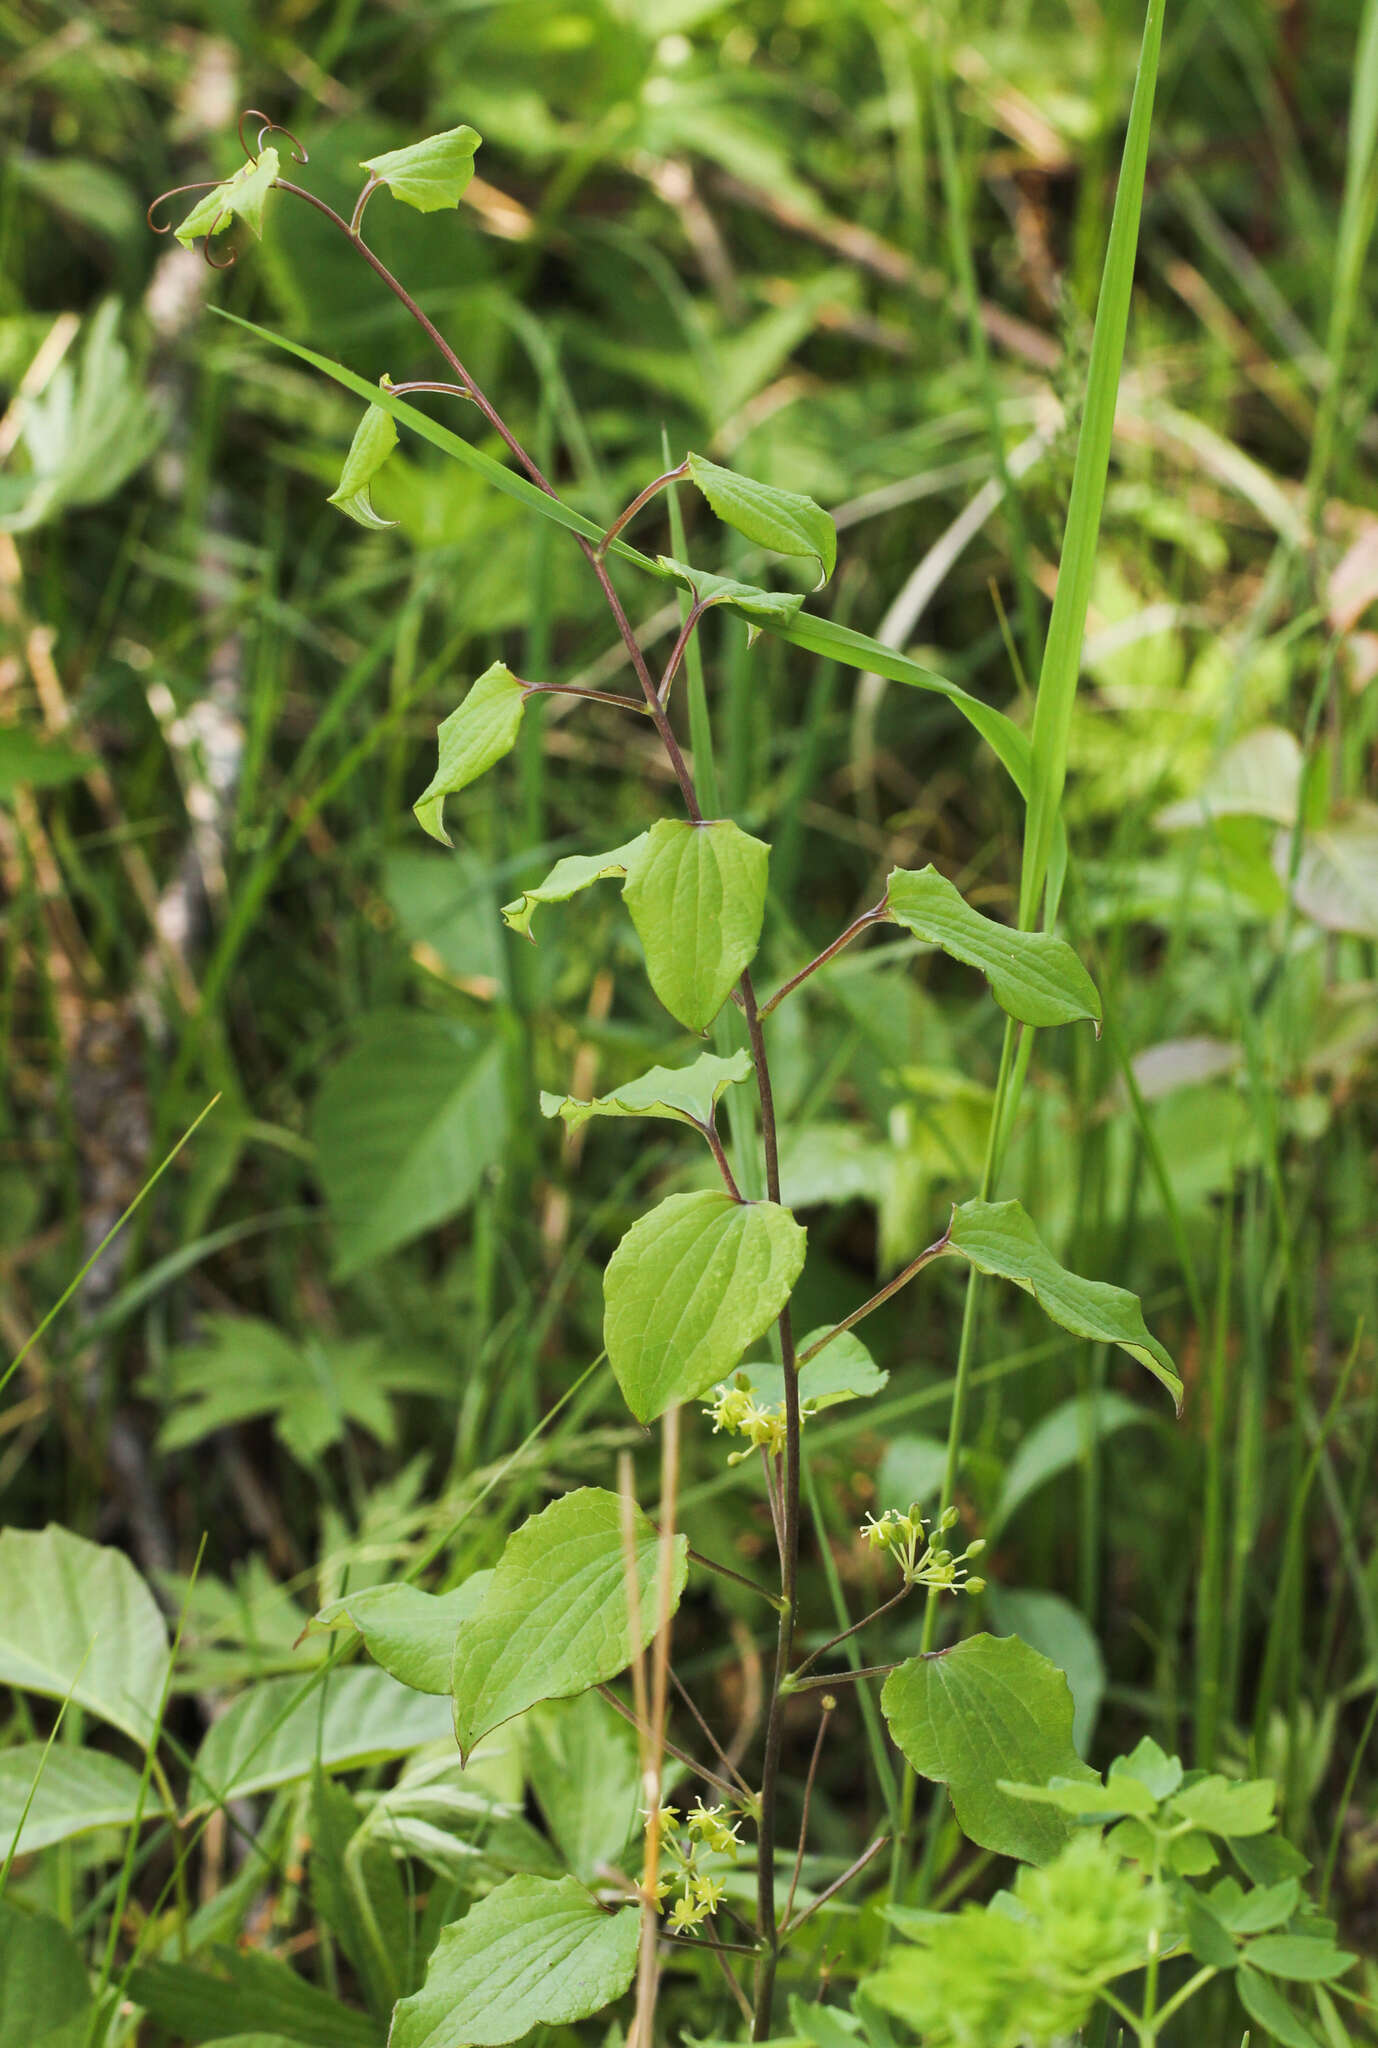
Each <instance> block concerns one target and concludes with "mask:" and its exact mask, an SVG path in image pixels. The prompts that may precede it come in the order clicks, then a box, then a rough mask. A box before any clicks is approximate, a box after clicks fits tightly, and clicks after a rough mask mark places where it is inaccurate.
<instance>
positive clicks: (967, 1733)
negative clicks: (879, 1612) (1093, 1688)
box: [880, 1635, 1098, 1863]
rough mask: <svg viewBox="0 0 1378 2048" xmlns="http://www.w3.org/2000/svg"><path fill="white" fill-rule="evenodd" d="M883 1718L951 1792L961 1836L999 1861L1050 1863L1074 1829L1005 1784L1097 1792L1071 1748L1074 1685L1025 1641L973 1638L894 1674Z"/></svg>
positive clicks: (913, 1757)
mask: <svg viewBox="0 0 1378 2048" xmlns="http://www.w3.org/2000/svg"><path fill="white" fill-rule="evenodd" d="M880 1705H881V1712H882V1713H883V1714H884V1715H885V1718H886V1720H887V1721H888V1723H889V1724H890V1733H891V1735H892V1736H893V1737H894V1739H895V1742H896V1743H897V1744H898V1746H899V1749H900V1751H901V1752H902V1754H903V1755H904V1756H905V1757H906V1758H907V1760H908V1761H909V1763H911V1764H912V1765H913V1767H914V1769H915V1770H916V1771H917V1772H918V1773H919V1776H920V1777H921V1778H932V1779H934V1780H935V1781H936V1782H938V1783H939V1784H944V1785H946V1786H947V1788H948V1791H949V1792H950V1793H951V1795H952V1805H953V1809H954V1811H955V1813H956V1815H957V1820H958V1824H959V1825H960V1827H961V1829H962V1831H963V1833H964V1834H965V1835H966V1836H967V1837H968V1838H969V1839H970V1840H971V1841H973V1842H975V1843H976V1844H977V1845H978V1846H979V1847H980V1848H982V1849H993V1850H994V1851H995V1853H996V1854H997V1855H998V1856H1017V1857H1019V1858H1020V1859H1021V1861H1023V1862H1026V1863H1046V1862H1047V1861H1048V1860H1049V1858H1051V1857H1053V1856H1055V1855H1056V1854H1057V1852H1058V1850H1059V1849H1061V1848H1062V1847H1063V1845H1064V1844H1065V1843H1066V1842H1067V1840H1068V1839H1069V1836H1070V1833H1071V1828H1070V1824H1069V1823H1068V1822H1067V1821H1066V1820H1064V1819H1063V1817H1062V1816H1061V1815H1060V1814H1058V1813H1054V1812H1050V1811H1049V1810H1047V1809H1046V1808H1044V1807H1039V1806H1032V1805H1029V1804H1027V1803H1026V1802H1024V1801H1023V1800H1019V1799H1013V1798H1011V1797H1010V1795H1009V1794H1008V1793H1007V1792H1002V1791H1000V1790H999V1782H1000V1780H1001V1779H1006V1780H1013V1781H1014V1782H1015V1783H1017V1784H1027V1785H1046V1784H1047V1782H1048V1780H1049V1779H1050V1778H1067V1779H1072V1780H1080V1781H1081V1782H1083V1783H1096V1782H1098V1781H1097V1780H1096V1775H1095V1773H1094V1771H1091V1770H1089V1769H1088V1768H1087V1766H1086V1765H1085V1764H1084V1763H1083V1762H1082V1761H1081V1758H1080V1757H1079V1756H1078V1755H1077V1753H1076V1750H1075V1749H1074V1748H1073V1747H1072V1695H1071V1693H1070V1692H1069V1691H1068V1688H1067V1680H1066V1679H1065V1677H1064V1676H1063V1674H1062V1673H1061V1672H1060V1671H1059V1670H1058V1669H1057V1667H1056V1665H1054V1664H1050V1663H1049V1662H1048V1660H1047V1658H1046V1657H1040V1656H1039V1654H1038V1652H1037V1651H1036V1650H1031V1649H1030V1648H1029V1646H1028V1644H1027V1643H1023V1642H1021V1641H1020V1639H1019V1637H1018V1636H988V1635H977V1636H969V1637H968V1638H967V1640H966V1641H965V1642H962V1643H958V1644H957V1646H956V1647H955V1649H951V1650H938V1651H936V1652H934V1653H932V1654H930V1655H928V1656H922V1657H911V1658H910V1659H909V1661H908V1663H907V1664H901V1665H900V1667H899V1669H898V1671H892V1672H891V1674H890V1676H889V1677H888V1678H887V1679H886V1681H885V1686H884V1689H883V1691H882V1692H881V1696H880Z"/></svg>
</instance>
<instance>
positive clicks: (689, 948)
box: [622, 818, 770, 1031]
mask: <svg viewBox="0 0 1378 2048" xmlns="http://www.w3.org/2000/svg"><path fill="white" fill-rule="evenodd" d="M769 865H770V848H769V847H768V846H767V845H766V844H765V843H764V842H763V841H762V840H760V839H753V838H751V837H750V835H749V834H748V833H746V832H743V831H742V829H741V827H740V826H738V825H734V824H733V823H732V821H731V819H730V818H721V819H718V820H716V821H714V822H713V823H711V824H703V825H695V824H691V823H689V822H688V821H687V820H684V819H679V818H661V819H660V820H659V822H658V823H656V824H654V825H652V827H651V829H650V831H649V832H647V833H646V834H645V836H644V838H643V839H642V840H641V841H640V842H639V843H638V845H637V847H636V850H635V851H634V852H633V853H632V854H631V856H630V858H629V859H628V862H627V879H626V882H625V884H624V885H623V891H622V893H623V895H624V897H625V898H626V903H627V908H628V910H629V911H630V912H631V914H632V923H633V924H634V925H635V926H636V929H637V935H638V937H639V938H640V940H641V944H642V947H643V949H644V951H645V954H646V972H647V974H648V975H649V977H650V982H651V987H652V988H653V989H654V990H655V992H656V994H657V995H658V996H659V998H660V1000H661V1002H662V1003H664V1005H665V1007H666V1009H667V1010H668V1011H669V1012H670V1015H671V1016H672V1017H675V1018H677V1019H678V1020H679V1022H680V1023H681V1024H684V1025H686V1026H687V1027H688V1029H689V1030H690V1031H706V1030H707V1029H708V1026H709V1025H710V1024H711V1023H712V1021H713V1019H714V1018H715V1017H716V1016H717V1014H718V1012H719V1010H720V1009H721V1008H722V1006H723V1004H724V1003H725V1002H726V1001H727V998H728V996H729V995H730V994H731V993H732V990H733V987H734V986H735V984H736V982H737V980H738V977H739V976H740V974H741V972H742V969H743V968H744V967H746V966H748V965H749V963H750V961H751V959H752V957H753V955H754V954H755V951H756V947H757V945H758V943H759V941H760V937H761V921H762V919H763V917H764V916H765V907H766V871H767V869H768V867H769Z"/></svg>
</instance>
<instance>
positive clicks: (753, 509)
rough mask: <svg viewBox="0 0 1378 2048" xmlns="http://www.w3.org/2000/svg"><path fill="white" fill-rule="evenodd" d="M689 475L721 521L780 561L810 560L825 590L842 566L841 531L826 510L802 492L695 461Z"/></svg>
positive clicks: (696, 457) (691, 459) (693, 458)
mask: <svg viewBox="0 0 1378 2048" xmlns="http://www.w3.org/2000/svg"><path fill="white" fill-rule="evenodd" d="M689 475H690V477H691V478H692V480H693V482H694V483H696V484H697V485H698V488H699V489H700V490H701V491H702V492H703V495H704V497H705V498H707V500H708V502H709V504H710V505H711V506H712V508H713V510H714V512H716V514H717V515H718V517H719V519H721V520H722V521H723V524H724V525H726V526H732V527H735V528H736V530H737V532H738V533H740V534H744V535H745V537H746V538H747V539H748V540H751V541H755V543H756V545H757V546H758V547H763V548H770V549H771V550H772V552H773V553H775V554H777V555H805V556H811V557H812V559H813V560H814V561H815V562H817V564H818V582H817V584H816V586H815V588H817V589H820V590H821V589H822V587H823V585H824V584H825V583H826V582H827V580H828V578H829V577H830V576H831V575H832V573H833V569H834V568H835V566H836V563H837V528H836V527H835V526H834V525H833V522H832V520H831V518H830V517H829V515H828V514H827V513H826V512H825V511H824V510H823V507H822V506H821V505H816V504H815V503H814V501H813V499H812V498H806V497H804V496H803V494H802V493H801V492H799V491H782V490H778V489H777V488H776V487H775V485H773V484H759V483H757V482H756V481H755V480H754V479H753V478H752V477H749V476H738V474H737V472H736V471H735V470H731V469H721V468H720V467H719V466H718V464H717V463H716V462H709V461H707V460H706V458H705V457H704V456H702V455H690V457H689Z"/></svg>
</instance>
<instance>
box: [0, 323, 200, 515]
mask: <svg viewBox="0 0 1378 2048" xmlns="http://www.w3.org/2000/svg"><path fill="white" fill-rule="evenodd" d="M17 417H18V419H19V421H20V440H21V442H22V444H23V451H24V454H25V455H26V456H27V457H28V461H29V473H28V474H27V475H23V474H10V473H8V471H7V482H8V484H9V485H10V487H11V489H10V493H7V495H6V496H5V498H4V499H3V500H0V530H3V531H4V532H6V533H27V532H29V531H31V530H32V529H33V528H34V527H36V526H41V525H43V524H44V522H45V521H46V520H49V519H52V518H54V517H55V516H56V515H57V514H58V513H60V512H63V511H66V510H67V509H68V508H69V507H72V506H77V505H97V504H100V503H102V502H103V501H104V500H105V499H107V498H110V497H113V496H114V494H115V492H117V491H118V490H119V489H120V487H121V485H122V484H123V483H124V482H125V481H126V479H127V478H128V477H130V476H132V475H133V473H134V471H135V470H136V469H138V468H139V466H140V465H141V464H142V463H143V462H145V461H146V460H147V459H148V457H149V456H150V455H151V454H152V453H153V450H154V449H155V448H156V446H157V445H158V442H159V441H160V440H161V439H162V436H163V432H164V429H165V427H166V424H167V414H166V411H165V410H164V409H163V408H162V407H161V406H160V405H159V404H158V403H156V402H155V401H154V399H153V398H152V397H151V396H150V393H149V390H148V386H147V381H146V380H145V379H144V378H143V377H142V376H141V375H140V374H139V373H138V371H137V370H136V368H135V366H134V364H133V362H132V361H131V359H130V354H129V351H128V349H127V348H126V347H125V345H124V343H123V342H122V341H121V339H120V307H119V304H118V302H117V301H116V300H115V299H106V300H105V301H104V302H103V303H102V304H101V305H100V306H99V307H98V308H97V309H96V311H95V312H94V313H93V314H92V315H91V317H90V319H89V320H87V322H86V323H85V327H84V329H83V335H82V346H81V359H80V362H79V363H78V364H77V365H76V366H75V367H73V365H72V364H71V363H70V362H61V363H59V364H58V366H57V368H56V369H55V370H54V372H53V374H52V376H51V377H50V378H49V379H48V381H47V384H46V385H45V387H44V389H43V390H42V391H36V392H34V393H33V395H32V396H31V397H28V398H26V399H25V401H24V404H23V407H22V409H21V410H20V412H19V413H18V415H17Z"/></svg>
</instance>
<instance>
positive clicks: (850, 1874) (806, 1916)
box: [780, 1835, 890, 1941]
mask: <svg viewBox="0 0 1378 2048" xmlns="http://www.w3.org/2000/svg"><path fill="white" fill-rule="evenodd" d="M889 1839H890V1837H889V1836H888V1835H877V1836H876V1839H875V1840H874V1842H872V1843H871V1846H870V1847H869V1848H868V1849H863V1850H862V1852H861V1854H860V1855H859V1856H858V1857H857V1859H856V1861H855V1863H849V1864H848V1865H847V1868H846V1869H845V1870H844V1871H843V1873H842V1875H841V1877H835V1878H834V1879H833V1881H832V1883H831V1884H830V1885H829V1886H828V1887H827V1889H826V1891H821V1892H820V1893H819V1894H818V1897H817V1898H816V1899H811V1900H810V1901H809V1903H808V1905H807V1906H805V1908H804V1910H803V1912H802V1913H801V1914H800V1915H799V1918H798V1919H797V1920H791V1921H789V1922H788V1923H787V1924H786V1926H785V1927H783V1928H782V1929H781V1933H780V1939H781V1940H782V1941H787V1940H788V1939H789V1937H790V1935H791V1934H794V1933H795V1932H796V1931H797V1930H798V1929H799V1928H801V1927H802V1926H803V1924H804V1922H805V1921H806V1920H811V1919H812V1918H813V1916H814V1914H815V1913H816V1912H818V1910H819V1908H820V1907H822V1906H826V1905H827V1903H828V1901H829V1899H835V1898H836V1897H837V1895H838V1893H839V1892H840V1891H841V1890H842V1888H843V1886H844V1885H849V1884H850V1883H851V1881H852V1879H853V1878H854V1877H860V1875H861V1873H862V1871H863V1870H864V1869H865V1868H866V1866H867V1864H868V1863H874V1862H875V1859H876V1858H877V1856H879V1854H880V1852H881V1850H882V1849H883V1848H884V1847H885V1844H886V1843H887V1842H888V1841H889Z"/></svg>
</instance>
